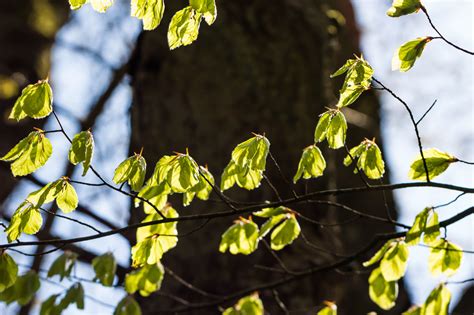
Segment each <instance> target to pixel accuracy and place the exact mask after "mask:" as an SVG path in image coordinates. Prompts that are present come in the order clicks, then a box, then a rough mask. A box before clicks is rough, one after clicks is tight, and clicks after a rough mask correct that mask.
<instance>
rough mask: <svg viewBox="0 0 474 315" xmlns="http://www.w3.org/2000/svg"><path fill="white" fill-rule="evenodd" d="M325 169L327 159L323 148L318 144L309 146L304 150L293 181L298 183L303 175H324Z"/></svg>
mask: <svg viewBox="0 0 474 315" xmlns="http://www.w3.org/2000/svg"><path fill="white" fill-rule="evenodd" d="M325 169H326V160H324V156H323V154H322V153H321V150H319V148H318V147H317V146H316V145H312V146H309V147H307V148H306V149H304V150H303V154H302V156H301V159H300V162H299V164H298V170H297V171H296V174H295V176H294V177H293V182H294V183H296V182H297V181H298V180H299V179H300V178H301V176H303V178H304V179H309V178H316V177H319V176H322V175H323V172H324V170H325Z"/></svg>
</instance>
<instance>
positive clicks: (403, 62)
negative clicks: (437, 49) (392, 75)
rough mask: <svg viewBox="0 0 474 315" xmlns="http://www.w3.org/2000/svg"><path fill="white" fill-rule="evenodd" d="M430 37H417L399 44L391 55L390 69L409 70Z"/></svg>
mask: <svg viewBox="0 0 474 315" xmlns="http://www.w3.org/2000/svg"><path fill="white" fill-rule="evenodd" d="M431 39H432V38H431V37H419V38H417V39H415V40H412V41H409V42H406V43H405V44H403V45H402V46H400V47H399V48H398V49H397V51H396V52H395V54H394V55H393V58H392V70H394V71H395V70H400V72H406V71H408V70H410V69H411V68H412V67H413V65H414V64H415V61H416V59H418V58H420V57H421V54H422V53H423V49H425V46H426V44H427V43H428V42H430V41H431Z"/></svg>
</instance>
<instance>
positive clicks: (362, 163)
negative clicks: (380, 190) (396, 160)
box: [344, 139, 385, 179]
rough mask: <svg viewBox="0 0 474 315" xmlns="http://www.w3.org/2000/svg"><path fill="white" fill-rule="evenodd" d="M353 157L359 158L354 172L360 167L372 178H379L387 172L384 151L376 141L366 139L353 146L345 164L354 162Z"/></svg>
mask: <svg viewBox="0 0 474 315" xmlns="http://www.w3.org/2000/svg"><path fill="white" fill-rule="evenodd" d="M351 157H352V158H351ZM352 159H354V160H357V168H356V169H355V170H354V172H356V173H357V171H358V170H359V169H360V170H362V171H363V172H364V173H365V175H366V176H367V177H368V178H370V179H379V178H381V177H382V176H383V174H384V173H385V163H384V161H383V159H382V152H381V151H380V149H379V147H378V145H377V144H376V143H375V142H374V141H371V140H368V139H366V140H364V141H362V143H361V144H360V145H358V146H356V147H354V148H352V149H351V150H350V151H349V154H348V155H347V156H346V158H345V159H344V165H346V166H349V165H350V164H352Z"/></svg>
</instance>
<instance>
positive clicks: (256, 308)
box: [222, 293, 263, 315]
mask: <svg viewBox="0 0 474 315" xmlns="http://www.w3.org/2000/svg"><path fill="white" fill-rule="evenodd" d="M222 315H263V303H262V300H260V298H259V296H258V293H254V294H252V295H249V296H246V297H243V298H241V299H240V300H239V301H238V302H237V303H236V304H235V305H234V306H232V307H229V308H227V309H226V310H224V312H223V313H222Z"/></svg>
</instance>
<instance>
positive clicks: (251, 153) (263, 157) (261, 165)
mask: <svg viewBox="0 0 474 315" xmlns="http://www.w3.org/2000/svg"><path fill="white" fill-rule="evenodd" d="M269 150H270V141H268V139H267V138H266V137H265V136H262V135H255V137H253V138H250V139H248V140H246V141H244V142H242V143H240V144H238V145H237V146H236V147H235V149H234V150H233V151H232V161H234V163H235V164H236V165H238V166H240V167H241V168H248V169H251V170H260V171H264V170H265V166H266V161H267V155H268V152H269Z"/></svg>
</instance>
